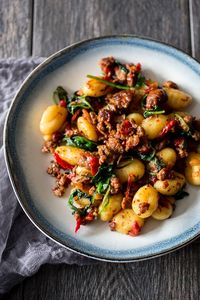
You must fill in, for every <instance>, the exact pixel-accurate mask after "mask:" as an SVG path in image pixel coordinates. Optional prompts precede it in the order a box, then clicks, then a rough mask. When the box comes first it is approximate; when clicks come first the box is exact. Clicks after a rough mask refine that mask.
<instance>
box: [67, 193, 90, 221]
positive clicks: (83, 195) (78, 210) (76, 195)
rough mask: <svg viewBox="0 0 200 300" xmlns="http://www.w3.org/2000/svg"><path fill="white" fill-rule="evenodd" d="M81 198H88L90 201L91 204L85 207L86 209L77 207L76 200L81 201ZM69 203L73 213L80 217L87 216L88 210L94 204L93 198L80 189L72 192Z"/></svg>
mask: <svg viewBox="0 0 200 300" xmlns="http://www.w3.org/2000/svg"><path fill="white" fill-rule="evenodd" d="M81 198H86V199H88V200H89V201H90V204H89V205H87V206H85V207H84V208H82V209H81V208H78V207H76V204H75V199H81ZM68 203H69V205H70V207H71V209H72V213H73V214H74V213H75V212H76V213H78V214H79V215H82V216H84V215H86V213H87V209H88V208H89V207H90V205H91V203H92V197H91V196H90V195H88V194H86V193H84V192H82V191H81V190H79V189H75V190H72V192H71V194H70V196H69V200H68Z"/></svg>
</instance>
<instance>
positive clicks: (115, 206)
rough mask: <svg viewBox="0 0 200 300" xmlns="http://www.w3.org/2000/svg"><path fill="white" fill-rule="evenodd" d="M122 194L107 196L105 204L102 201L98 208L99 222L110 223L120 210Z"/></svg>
mask: <svg viewBox="0 0 200 300" xmlns="http://www.w3.org/2000/svg"><path fill="white" fill-rule="evenodd" d="M122 198H123V196H122V194H117V195H109V196H108V198H107V199H106V203H105V202H104V201H103V202H102V203H101V204H100V206H99V217H100V220H101V221H110V220H111V219H112V217H113V216H114V215H115V214H116V213H118V211H120V210H121V202H122Z"/></svg>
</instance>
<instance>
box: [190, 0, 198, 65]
mask: <svg viewBox="0 0 200 300" xmlns="http://www.w3.org/2000/svg"><path fill="white" fill-rule="evenodd" d="M189 2H190V18H191V41H192V55H193V56H194V57H195V58H196V59H198V60H199V61H200V35H199V32H200V19H199V16H200V1H199V0H189Z"/></svg>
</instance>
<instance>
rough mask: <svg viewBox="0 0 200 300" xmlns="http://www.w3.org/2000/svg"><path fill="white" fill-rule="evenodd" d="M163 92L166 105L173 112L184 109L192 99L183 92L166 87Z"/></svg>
mask: <svg viewBox="0 0 200 300" xmlns="http://www.w3.org/2000/svg"><path fill="white" fill-rule="evenodd" d="M164 90H165V92H166V93H167V99H168V100H167V104H168V105H169V106H170V107H171V108H172V109H174V110H179V109H180V110H181V109H184V108H186V107H187V106H188V105H189V104H190V103H191V102H192V97H191V96H190V95H189V94H187V93H185V92H183V91H180V90H178V89H173V88H166V87H165V88H164Z"/></svg>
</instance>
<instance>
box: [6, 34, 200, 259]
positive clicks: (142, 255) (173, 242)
mask: <svg viewBox="0 0 200 300" xmlns="http://www.w3.org/2000/svg"><path fill="white" fill-rule="evenodd" d="M116 44H117V45H134V47H137V46H138V47H143V48H149V49H151V50H154V51H158V52H162V53H166V54H167V55H169V56H173V57H175V58H176V59H177V60H179V61H181V62H182V63H184V64H187V65H188V66H189V67H190V68H191V69H192V70H193V71H194V72H195V73H196V74H198V75H199V76H200V65H199V63H198V62H197V61H195V60H194V59H193V58H191V57H190V56H189V55H187V54H186V53H184V52H182V51H180V50H178V49H176V48H174V47H172V46H169V45H166V44H162V43H160V42H158V41H154V40H150V39H147V38H140V37H135V36H129V35H124V36H109V37H102V38H96V39H91V40H86V41H83V42H80V43H77V44H74V45H72V46H69V47H67V48H65V49H63V50H60V51H59V52H57V53H55V54H54V55H52V56H50V57H49V58H48V59H47V60H45V61H44V62H43V63H42V64H40V65H39V66H38V67H37V68H36V69H35V70H34V71H33V72H32V73H31V74H30V75H29V76H28V78H27V79H26V80H25V82H24V83H23V84H22V86H21V88H20V90H19V92H18V93H17V95H16V97H15V99H14V101H13V103H12V105H11V108H10V110H9V114H8V116H7V121H6V124H5V128H4V145H5V158H6V163H7V168H8V172H9V177H10V180H11V183H12V186H13V188H14V191H15V194H16V196H17V198H18V201H19V203H20V205H21V206H22V208H23V210H24V211H25V213H26V214H27V216H28V217H29V218H30V220H31V221H32V222H33V223H34V224H35V226H36V227H37V228H38V229H40V230H41V231H42V232H43V233H44V234H46V235H47V236H49V237H50V238H51V239H53V240H54V241H55V242H57V243H59V244H61V245H63V246H64V247H66V248H68V249H71V250H73V251H75V252H78V253H80V254H83V255H86V256H89V257H91V258H96V259H99V260H106V261H113V262H130V261H138V260H143V259H148V258H151V257H155V256H159V255H162V254H165V253H168V252H170V251H172V250H175V249H177V248H180V247H182V246H183V245H185V244H187V243H188V242H190V241H191V240H193V239H195V238H197V237H198V235H199V233H200V222H199V223H197V224H196V225H195V226H194V227H192V228H191V229H189V230H187V231H185V232H184V233H182V234H181V235H178V236H176V237H174V238H171V239H167V240H165V241H162V242H159V243H156V244H152V245H151V246H148V247H142V248H139V249H132V250H123V251H122V250H120V251H113V250H109V249H102V248H99V247H96V246H94V245H91V244H89V243H87V242H83V241H80V240H78V239H77V238H74V237H71V236H69V235H67V234H66V233H63V232H61V231H59V230H58V229H56V228H55V227H54V226H52V224H50V223H49V222H48V220H46V219H45V218H44V217H43V216H42V215H41V213H40V212H39V211H38V210H37V208H36V207H35V205H34V202H33V201H32V199H31V197H30V194H29V191H28V188H27V185H26V183H25V181H24V180H20V178H25V176H24V174H23V171H22V168H21V166H20V158H19V157H17V152H16V128H17V126H16V125H17V119H18V115H19V113H20V110H21V107H22V106H23V105H24V103H25V101H26V99H28V97H27V96H28V95H29V93H30V92H31V90H32V89H33V88H34V87H35V86H36V85H37V83H38V82H39V81H40V80H41V79H43V78H44V77H45V76H46V75H48V74H49V73H51V72H52V71H54V70H56V69H57V68H59V67H60V66H62V65H63V64H66V63H67V62H69V61H70V60H71V59H73V58H74V57H76V56H77V55H80V54H81V53H83V52H86V51H87V50H88V49H91V48H97V47H101V46H102V45H116Z"/></svg>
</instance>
